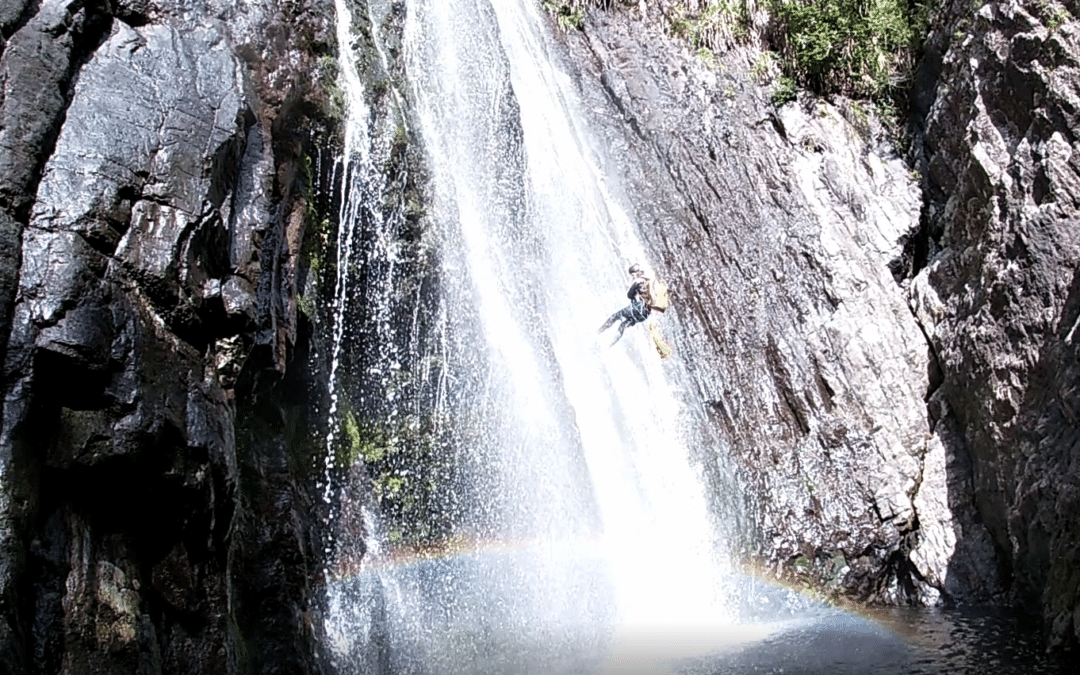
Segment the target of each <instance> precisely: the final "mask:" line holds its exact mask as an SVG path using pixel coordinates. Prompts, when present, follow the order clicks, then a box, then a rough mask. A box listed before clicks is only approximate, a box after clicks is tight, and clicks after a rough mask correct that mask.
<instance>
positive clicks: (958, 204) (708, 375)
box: [565, 2, 1080, 646]
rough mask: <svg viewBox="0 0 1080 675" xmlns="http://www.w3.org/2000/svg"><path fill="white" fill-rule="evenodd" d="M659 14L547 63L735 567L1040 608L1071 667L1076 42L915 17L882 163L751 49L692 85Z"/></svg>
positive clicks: (612, 20) (605, 20) (1037, 13)
mask: <svg viewBox="0 0 1080 675" xmlns="http://www.w3.org/2000/svg"><path fill="white" fill-rule="evenodd" d="M667 4H670V3H664V2H660V3H640V4H638V5H634V6H632V7H621V6H618V5H616V6H613V7H612V9H610V10H602V9H593V10H590V11H589V12H588V13H587V18H586V21H585V25H584V29H583V30H582V31H580V32H576V31H575V32H569V33H566V34H565V42H566V44H567V47H568V50H569V54H570V58H569V61H570V63H571V64H573V65H572V66H571V67H572V68H575V69H576V76H577V78H578V79H579V82H580V88H581V91H582V94H583V96H585V97H586V99H587V100H588V102H589V105H588V106H587V107H588V108H589V109H591V110H592V111H593V112H594V115H595V120H594V122H595V123H596V124H597V126H598V128H599V129H601V130H602V133H603V136H604V141H605V144H606V146H607V147H608V148H609V149H610V150H609V152H610V161H611V162H614V163H616V164H618V165H620V166H621V167H622V169H623V172H624V175H625V176H626V179H627V181H628V189H627V194H628V197H629V199H630V200H631V201H632V202H633V203H634V204H635V207H636V209H637V212H636V217H637V220H638V222H639V224H640V226H641V228H642V230H643V233H644V234H645V236H646V237H647V238H648V239H649V241H650V243H651V245H652V248H653V251H654V252H655V255H656V263H657V267H658V270H659V272H660V274H661V275H662V276H664V277H665V278H666V279H667V280H668V281H669V282H670V283H671V285H672V286H673V289H674V297H675V299H676V308H677V309H676V310H675V314H674V316H675V317H676V318H677V322H678V324H679V326H680V327H681V333H680V334H679V337H678V345H677V351H678V352H680V353H681V354H683V355H684V358H686V360H687V361H688V363H689V364H690V366H691V368H692V369H693V370H694V373H695V379H696V382H697V386H698V387H699V388H700V391H701V397H702V399H703V400H704V402H705V405H706V406H707V408H708V410H709V412H710V414H711V415H712V417H713V418H714V420H715V422H716V425H717V427H718V428H719V429H720V430H721V437H722V443H721V445H722V446H723V447H719V448H717V451H718V454H719V455H720V456H728V457H731V458H732V459H733V461H734V463H735V468H736V470H737V472H738V474H739V476H740V481H741V482H742V484H743V485H744V487H745V488H746V493H747V494H749V495H752V496H751V497H750V498H749V499H747V500H746V503H745V504H744V505H743V513H744V514H745V516H746V517H747V518H748V520H749V522H750V523H751V524H752V526H751V528H750V529H751V530H752V531H753V532H755V535H756V537H755V538H754V539H753V540H752V541H749V542H747V543H746V545H747V549H746V552H747V553H748V554H750V555H751V556H756V557H758V558H759V559H761V560H762V561H763V562H764V563H765V564H766V565H767V566H769V567H770V568H772V569H773V572H774V573H776V574H778V575H779V576H781V577H784V578H789V579H792V578H793V579H795V580H802V581H804V582H807V583H809V584H810V585H812V586H815V587H819V588H824V589H825V590H827V591H832V592H836V593H838V594H842V595H845V596H849V597H856V598H860V599H864V600H872V601H884V602H900V603H905V602H910V603H934V602H961V603H965V602H984V601H1006V600H1009V599H1011V600H1013V601H1018V602H1021V603H1026V604H1029V605H1030V606H1032V607H1041V609H1042V611H1043V612H1044V615H1045V616H1046V618H1047V620H1048V625H1049V626H1052V632H1053V634H1054V636H1055V637H1054V641H1055V644H1058V645H1060V646H1075V644H1076V635H1077V626H1078V625H1080V615H1078V614H1077V612H1078V611H1080V603H1078V598H1077V593H1078V588H1077V587H1078V581H1077V579H1076V578H1075V575H1074V574H1070V572H1069V570H1075V569H1076V557H1077V555H1078V553H1077V543H1076V532H1077V528H1078V526H1080V517H1078V516H1077V513H1080V511H1078V510H1077V509H1076V500H1077V490H1076V485H1077V478H1078V474H1077V468H1076V467H1077V466H1078V464H1077V462H1076V456H1077V455H1076V448H1077V447H1080V446H1078V445H1077V442H1076V412H1075V411H1076V410H1077V402H1076V400H1075V399H1076V391H1075V386H1074V384H1073V382H1074V380H1075V376H1076V373H1075V354H1076V353H1075V348H1074V346H1073V340H1074V337H1075V332H1076V331H1075V324H1076V323H1077V312H1078V311H1080V305H1078V304H1077V298H1076V297H1075V296H1076V295H1077V291H1076V282H1075V274H1076V271H1075V268H1076V261H1077V255H1076V236H1075V233H1074V232H1073V230H1074V229H1075V228H1073V227H1071V225H1072V224H1073V223H1074V221H1075V217H1076V212H1075V209H1076V190H1077V185H1078V184H1077V165H1078V164H1077V159H1076V153H1075V147H1076V138H1075V134H1074V131H1073V129H1075V128H1076V124H1075V122H1076V120H1075V115H1076V112H1075V111H1076V109H1077V105H1076V96H1077V89H1076V82H1077V79H1076V77H1075V70H1076V66H1077V58H1076V56H1077V53H1076V52H1077V48H1078V47H1077V44H1078V39H1077V30H1078V28H1080V26H1078V25H1077V23H1076V21H1075V19H1074V17H1073V16H1072V14H1071V13H1070V11H1069V10H1068V9H1066V8H1064V7H1059V6H1057V5H1054V4H1053V3H1049V4H1048V3H1041V4H1040V3H988V4H986V5H984V6H982V7H981V8H979V7H976V8H972V6H971V5H970V4H969V3H953V4H952V5H950V6H945V7H942V8H940V9H939V10H938V12H937V14H936V15H935V16H934V17H933V22H932V23H933V25H934V26H935V27H936V28H935V30H934V31H933V32H932V33H931V35H930V37H929V40H928V42H927V50H926V55H925V58H924V63H923V65H922V67H921V68H920V72H919V77H918V80H917V81H916V82H915V89H914V92H913V113H914V117H915V122H916V126H917V128H916V132H915V138H916V140H915V144H914V147H915V150H914V151H913V154H912V156H911V157H909V158H907V160H908V161H905V160H903V159H901V157H900V156H899V155H898V151H897V150H896V149H895V148H893V147H891V146H890V145H889V144H888V143H885V142H883V141H882V140H880V138H881V136H880V134H879V133H878V131H877V129H876V126H875V124H874V122H873V119H872V118H870V117H868V116H867V115H866V113H864V112H863V111H862V109H861V108H860V107H859V106H858V105H857V104H852V103H842V102H836V103H829V102H826V101H820V100H811V99H808V98H804V99H803V100H802V101H801V102H800V103H797V104H788V105H787V106H785V107H783V108H781V109H780V110H774V109H773V108H772V107H771V105H770V104H769V103H768V101H767V96H768V89H767V88H766V87H764V86H761V85H758V84H756V83H755V78H754V77H753V73H752V72H751V71H752V69H751V67H750V64H751V63H755V62H756V57H757V52H756V51H755V50H753V49H750V48H740V49H735V50H732V51H730V52H729V53H727V54H725V55H722V56H721V57H720V58H719V66H718V67H716V68H712V69H706V68H705V67H704V66H703V65H702V63H701V62H700V60H699V59H697V58H695V57H693V56H692V55H690V54H689V53H688V51H687V50H686V49H685V48H683V47H680V46H679V45H677V44H675V43H673V41H672V40H671V39H670V38H668V37H666V36H665V35H664V31H663V26H664V23H665V19H664V17H663V15H662V11H663V10H664V8H665V6H666V5H667ZM912 165H913V166H915V167H916V169H917V170H914V171H913V170H912V169H911V168H910V166H912ZM671 315H672V314H671V313H670V312H669V316H671Z"/></svg>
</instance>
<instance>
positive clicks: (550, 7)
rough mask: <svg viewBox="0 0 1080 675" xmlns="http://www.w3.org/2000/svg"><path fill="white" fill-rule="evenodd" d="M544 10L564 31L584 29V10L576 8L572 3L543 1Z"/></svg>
mask: <svg viewBox="0 0 1080 675" xmlns="http://www.w3.org/2000/svg"><path fill="white" fill-rule="evenodd" d="M543 5H544V9H545V10H547V13H548V14H550V15H551V16H553V17H555V19H556V20H557V21H558V22H559V27H560V28H562V29H563V30H565V31H569V30H582V29H584V28H585V9H584V8H583V7H580V6H576V5H575V3H573V2H554V1H553V0H544V3H543Z"/></svg>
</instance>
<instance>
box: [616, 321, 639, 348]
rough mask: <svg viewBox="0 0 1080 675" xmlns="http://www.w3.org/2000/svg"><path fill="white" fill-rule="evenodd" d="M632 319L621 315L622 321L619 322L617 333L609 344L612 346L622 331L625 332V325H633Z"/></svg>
mask: <svg viewBox="0 0 1080 675" xmlns="http://www.w3.org/2000/svg"><path fill="white" fill-rule="evenodd" d="M633 325H634V320H633V319H632V318H631V317H628V316H625V317H623V320H622V323H620V324H619V334H618V335H616V336H615V339H614V340H612V341H611V346H612V347H614V346H615V343H616V342H618V341H619V340H620V339H622V336H623V333H625V332H626V327H627V326H633Z"/></svg>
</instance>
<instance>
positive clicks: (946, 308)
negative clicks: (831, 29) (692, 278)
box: [911, 2, 1080, 648]
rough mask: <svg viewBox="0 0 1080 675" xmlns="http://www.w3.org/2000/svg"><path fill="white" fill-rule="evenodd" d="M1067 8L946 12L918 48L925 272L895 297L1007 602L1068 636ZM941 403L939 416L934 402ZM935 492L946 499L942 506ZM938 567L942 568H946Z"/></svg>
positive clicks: (1076, 491) (1078, 284)
mask: <svg viewBox="0 0 1080 675" xmlns="http://www.w3.org/2000/svg"><path fill="white" fill-rule="evenodd" d="M1075 13H1076V9H1075V6H1072V5H1058V4H1056V3H1039V2H1002V3H987V4H985V5H983V6H981V7H978V8H975V9H972V7H971V6H970V5H967V4H964V3H952V4H950V5H947V6H944V7H942V8H941V9H940V10H939V16H938V17H937V20H936V21H935V25H936V26H938V27H939V28H938V29H937V30H936V31H935V32H934V33H932V34H931V37H930V40H929V41H928V47H927V52H928V59H927V60H928V64H927V65H928V68H927V70H928V71H936V75H937V78H936V81H937V84H936V86H935V88H934V89H933V90H932V93H931V91H927V92H926V93H927V94H928V95H927V96H926V97H925V98H924V99H923V102H924V104H929V106H928V109H926V118H925V129H924V133H925V147H924V148H923V153H922V157H921V158H922V163H921V167H920V168H921V170H922V172H923V174H924V175H925V188H926V204H925V209H924V229H923V231H922V236H923V237H925V243H924V249H925V256H926V260H925V267H923V269H921V270H920V271H918V274H917V276H916V277H915V279H914V281H913V283H912V285H911V298H912V305H913V307H914V308H915V309H916V312H917V316H918V318H919V321H920V323H921V324H922V326H923V328H924V330H925V332H926V334H927V336H928V337H929V341H930V344H931V346H932V348H933V350H934V353H935V354H937V357H938V361H939V363H940V367H941V370H942V384H941V390H940V394H938V395H937V396H936V398H937V400H939V401H940V402H941V403H942V404H944V405H943V406H942V407H941V408H940V412H941V413H942V414H944V415H946V417H947V418H950V419H951V426H952V427H953V428H954V429H955V435H956V438H955V444H956V446H957V447H962V448H964V449H965V450H966V452H967V453H968V454H969V456H970V458H971V480H972V483H973V487H974V495H975V506H976V510H977V513H978V516H979V517H980V518H981V519H982V521H983V522H984V523H985V526H986V528H987V530H988V531H989V533H990V535H991V537H992V542H993V545H994V547H995V549H996V550H997V551H998V552H999V555H1000V561H1001V563H1002V567H1001V569H1002V572H1003V574H1004V575H1006V576H1004V577H1003V579H1002V581H1003V582H1004V583H1006V584H1007V586H1008V588H1009V590H1010V592H1011V594H1012V596H1013V598H1014V599H1015V600H1016V601H1019V602H1021V603H1024V604H1027V605H1029V606H1031V607H1032V608H1041V610H1042V612H1043V615H1044V617H1045V618H1046V620H1047V623H1048V626H1049V627H1050V628H1051V631H1052V636H1053V637H1052V639H1053V642H1054V644H1056V645H1059V646H1067V647H1073V648H1075V647H1076V646H1077V643H1078V636H1080V595H1078V594H1080V579H1078V578H1077V575H1076V570H1077V569H1078V564H1080V548H1078V547H1080V541H1078V538H1077V534H1078V532H1080V462H1078V461H1077V459H1078V457H1080V454H1078V453H1080V443H1078V441H1080V437H1078V427H1077V410H1078V407H1077V406H1078V405H1080V399H1078V395H1080V394H1078V390H1077V385H1076V383H1077V375H1078V371H1077V354H1078V352H1077V349H1076V345H1075V338H1076V326H1077V324H1078V323H1080V281H1078V277H1077V264H1078V262H1080V255H1078V254H1080V238H1078V237H1080V235H1078V233H1077V230H1076V222H1077V215H1078V214H1077V208H1078V206H1080V155H1078V153H1077V140H1078V139H1077V135H1076V129H1077V122H1078V120H1077V110H1078V109H1080V108H1078V106H1080V84H1078V83H1080V79H1078V78H1077V75H1078V72H1077V68H1078V65H1080V24H1078V23H1077V21H1076V17H1075ZM944 406H947V409H946V408H945V407H944ZM952 496H953V495H952V494H950V498H952ZM950 572H951V569H950Z"/></svg>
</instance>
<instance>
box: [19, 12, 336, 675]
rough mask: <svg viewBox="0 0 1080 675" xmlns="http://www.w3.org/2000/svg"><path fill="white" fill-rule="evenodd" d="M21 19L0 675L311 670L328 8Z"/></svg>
mask: <svg viewBox="0 0 1080 675" xmlns="http://www.w3.org/2000/svg"><path fill="white" fill-rule="evenodd" d="M17 4H18V3H4V6H3V11H2V12H0V21H2V24H0V28H2V31H3V37H4V41H3V43H0V46H2V47H3V52H2V55H0V92H2V98H0V120H2V123H0V242H2V246H0V323H2V326H0V327H2V328H3V329H4V330H3V336H4V338H5V340H6V349H5V351H4V380H3V382H4V397H3V408H2V414H3V418H2V426H0V560H2V563H0V663H2V664H3V667H2V668H0V670H3V671H4V672H10V673H23V672H57V671H60V670H62V671H63V672H69V673H136V672H137V673H158V672H199V673H217V672H221V673H225V672H229V673H234V672H259V673H273V672H281V673H303V672H313V671H314V670H315V669H316V668H317V666H316V653H315V646H314V632H315V627H314V626H313V619H312V612H311V610H312V598H313V596H314V591H315V589H314V588H313V584H314V583H316V581H315V580H316V579H318V574H317V573H318V570H319V569H320V562H319V559H318V557H317V556H315V555H314V554H313V551H315V550H321V549H320V547H319V546H318V536H319V535H318V532H319V531H318V528H316V527H315V525H314V517H315V514H314V508H313V505H312V498H311V496H310V491H311V489H312V481H311V479H310V476H309V474H310V473H311V472H312V469H313V468H314V466H315V465H314V463H313V461H314V453H315V452H316V449H315V448H313V447H312V445H313V441H312V440H311V438H312V436H313V434H312V432H311V429H310V426H311V424H312V423H313V419H312V412H311V411H312V410H313V405H314V404H316V403H318V402H319V401H318V399H317V394H316V395H315V396H316V398H314V399H313V398H312V396H313V394H312V393H311V392H312V391H315V392H318V391H319V389H318V388H316V387H312V386H311V381H310V380H311V378H313V377H319V375H318V368H319V359H318V358H311V354H310V351H311V348H312V347H311V344H310V339H311V325H310V324H309V323H307V322H306V321H305V319H304V317H303V316H301V315H299V314H298V313H297V309H296V304H297V283H298V272H299V271H300V270H301V268H302V267H303V265H302V261H301V243H302V240H303V235H304V227H305V212H306V210H307V208H308V205H309V204H308V202H309V201H310V198H311V196H312V194H313V182H317V180H318V177H313V176H311V174H310V172H309V171H308V170H307V168H306V167H308V166H310V163H311V162H310V158H308V159H305V155H306V154H307V153H311V152H312V151H313V149H315V148H319V147H321V146H325V145H327V144H328V143H329V135H328V131H329V127H328V125H330V124H332V122H333V120H330V119H328V118H327V117H326V112H327V107H328V106H327V105H326V104H325V103H323V102H324V101H326V100H328V99H329V98H330V96H329V94H328V93H327V92H325V91H322V90H321V89H320V85H319V81H320V80H319V77H318V74H319V70H318V68H317V66H318V63H317V61H316V59H318V58H319V57H320V56H321V55H327V54H329V55H332V54H333V52H334V50H335V47H334V43H333V38H332V25H331V21H332V19H333V8H332V6H330V5H328V4H327V3H308V4H290V5H288V6H283V7H279V6H278V5H277V4H276V3H264V4H236V3H232V2H220V3H219V2H200V1H196V2H168V1H165V2H130V3H126V2H121V3H119V4H117V5H115V6H114V5H112V4H110V3H84V2H81V1H76V2H66V1H63V0H45V1H44V2H42V3H40V4H37V3H32V4H27V5H25V6H22V5H19V6H17ZM312 369H314V370H312Z"/></svg>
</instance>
